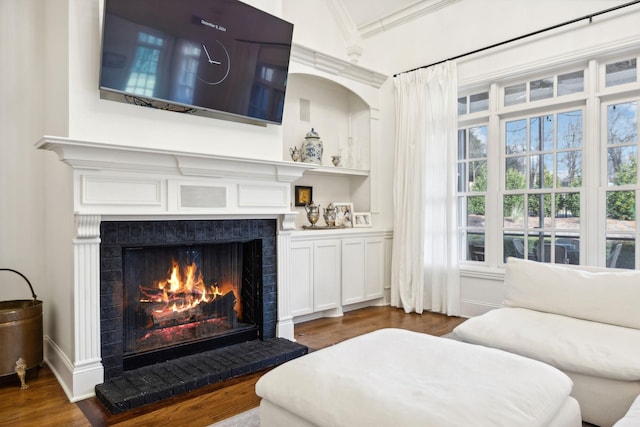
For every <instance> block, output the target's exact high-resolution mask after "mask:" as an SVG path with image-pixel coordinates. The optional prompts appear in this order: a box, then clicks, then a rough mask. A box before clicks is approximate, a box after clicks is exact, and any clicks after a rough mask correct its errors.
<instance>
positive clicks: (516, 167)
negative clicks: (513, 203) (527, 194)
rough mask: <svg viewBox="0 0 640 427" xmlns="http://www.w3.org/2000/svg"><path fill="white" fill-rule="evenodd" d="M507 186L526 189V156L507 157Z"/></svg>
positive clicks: (508, 188)
mask: <svg viewBox="0 0 640 427" xmlns="http://www.w3.org/2000/svg"><path fill="white" fill-rule="evenodd" d="M506 166H507V167H506V171H507V173H506V176H505V188H506V189H507V190H524V189H525V187H526V184H527V181H526V174H525V171H526V157H524V156H519V157H508V158H507V159H506Z"/></svg>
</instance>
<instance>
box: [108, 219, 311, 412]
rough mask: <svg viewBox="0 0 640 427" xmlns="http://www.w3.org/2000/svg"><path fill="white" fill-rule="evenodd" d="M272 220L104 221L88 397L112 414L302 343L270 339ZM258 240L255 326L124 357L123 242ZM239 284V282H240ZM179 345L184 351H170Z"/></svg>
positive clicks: (278, 357)
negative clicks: (95, 365)
mask: <svg viewBox="0 0 640 427" xmlns="http://www.w3.org/2000/svg"><path fill="white" fill-rule="evenodd" d="M276 226H277V224H276V221H275V220H271V219H232V220H169V221H160V220H153V221H113V222H110V221H104V222H102V223H101V225H100V239H101V243H100V335H101V337H100V338H101V357H102V363H103V366H104V376H105V383H103V384H98V385H97V386H96V396H97V397H98V399H99V400H100V401H101V402H102V403H103V404H104V405H105V406H106V407H107V409H109V410H110V411H111V412H112V413H117V412H122V411H125V410H128V409H133V408H135V407H138V406H141V405H144V404H147V403H151V402H153V401H157V400H160V399H163V398H167V397H170V396H172V395H177V394H181V393H184V392H186V391H190V390H193V389H195V388H198V387H202V386H204V385H208V384H212V383H214V382H218V381H223V380H225V379H228V378H231V377H235V376H238V375H242V374H247V373H250V372H254V371H257V370H261V369H265V368H267V367H270V366H275V365H277V364H279V363H282V362H284V361H286V360H290V359H292V358H295V357H298V356H301V355H303V354H306V352H307V348H306V347H304V346H301V345H299V344H296V343H294V342H291V341H289V340H286V339H282V338H276V322H277V271H276V270H277V248H276V242H277V240H276ZM256 241H257V242H258V244H257V245H254V246H253V247H254V248H258V249H257V250H256V251H255V252H256V253H255V254H253V255H252V256H253V257H255V258H257V260H256V262H257V265H258V266H261V267H259V268H258V270H261V274H255V275H256V276H260V277H255V278H253V279H252V280H253V282H255V283H254V286H257V289H256V290H255V291H254V292H256V295H255V299H256V300H257V303H258V304H257V306H256V307H255V308H254V310H255V311H256V312H257V313H258V314H260V313H261V315H260V316H259V318H256V319H255V326H254V327H253V328H249V331H246V330H243V331H242V332H241V333H239V334H236V335H235V336H233V335H232V336H230V337H229V336H223V337H222V338H217V339H213V340H209V341H208V342H206V343H205V344H200V343H195V344H193V345H187V346H178V350H175V349H174V350H169V351H168V352H167V351H165V352H159V353H157V354H155V356H153V357H151V358H148V357H146V358H134V359H133V360H134V363H133V364H132V363H130V362H127V358H128V357H125V343H124V339H123V336H124V326H123V325H124V323H125V322H124V321H123V312H124V293H125V292H124V289H123V288H124V285H123V283H124V279H123V277H124V276H123V270H124V267H123V264H124V262H123V251H124V250H125V249H126V248H130V247H158V246H163V245H166V246H174V245H203V244H217V243H225V242H256ZM243 286H245V284H243ZM179 350H180V351H181V350H185V353H184V354H179V353H178V351H179Z"/></svg>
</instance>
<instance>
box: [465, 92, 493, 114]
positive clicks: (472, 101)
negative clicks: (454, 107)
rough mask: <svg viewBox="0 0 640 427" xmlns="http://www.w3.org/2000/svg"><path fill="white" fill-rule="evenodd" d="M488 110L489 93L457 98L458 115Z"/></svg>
mask: <svg viewBox="0 0 640 427" xmlns="http://www.w3.org/2000/svg"><path fill="white" fill-rule="evenodd" d="M488 109H489V92H481V93H476V94H473V95H469V96H463V97H460V98H458V115H460V116H462V115H465V114H470V113H477V112H481V111H487V110H488Z"/></svg>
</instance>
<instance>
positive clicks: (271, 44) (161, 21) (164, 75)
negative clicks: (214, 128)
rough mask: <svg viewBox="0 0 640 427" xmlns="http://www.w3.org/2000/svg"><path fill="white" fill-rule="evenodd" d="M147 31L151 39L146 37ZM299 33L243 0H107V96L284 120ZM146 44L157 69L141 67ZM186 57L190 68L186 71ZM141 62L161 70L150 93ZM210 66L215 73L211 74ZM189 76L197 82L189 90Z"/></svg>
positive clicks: (258, 120)
mask: <svg viewBox="0 0 640 427" xmlns="http://www.w3.org/2000/svg"><path fill="white" fill-rule="evenodd" d="M150 5H153V6H154V7H149V6H150ZM141 34H144V37H145V39H144V41H140V37H142V36H141ZM134 37H135V39H134ZM292 38H293V24H291V23H289V22H287V21H285V20H283V19H281V18H279V17H276V16H274V15H271V14H269V13H267V12H264V11H262V10H260V9H257V8H255V7H253V6H250V5H248V4H246V3H244V2H242V1H239V0H104V9H103V22H102V29H101V46H100V69H99V71H100V75H99V89H100V96H101V98H103V99H109V100H115V101H120V102H129V103H134V104H136V105H142V106H146V107H153V108H160V109H164V110H170V111H179V112H188V113H194V114H197V115H204V116H209V117H214V118H220V119H226V120H233V121H240V122H246V123H252V124H262V125H266V124H277V125H280V124H282V119H283V117H282V115H283V111H284V100H285V95H286V85H287V78H288V70H289V61H290V56H291V45H292ZM114 39H116V40H114ZM118 40H119V41H118ZM154 43H155V44H159V46H156V45H154ZM141 46H142V47H141ZM207 47H208V49H207ZM145 50H146V51H149V52H152V51H153V52H154V55H155V58H156V59H155V60H156V63H155V67H156V68H155V69H152V67H149V66H148V64H149V63H150V62H149V61H147V62H146V68H144V67H141V66H140V63H141V61H139V59H140V58H141V57H144V58H149V57H151V56H149V55H147V56H146V57H145V56H144V54H143V55H141V54H140V52H141V51H145ZM185 52H187V53H185ZM158 58H159V59H158ZM185 58H186V59H185ZM223 58H226V59H228V61H223ZM136 61H138V62H136ZM187 61H190V62H189V65H188V66H186V69H189V70H191V71H188V72H187V71H184V70H183V69H180V67H183V68H185V67H184V66H183V65H184V63H185V62H187ZM194 64H195V65H194ZM221 66H222V67H227V68H226V70H227V72H226V75H225V73H223V72H219V71H218V70H220V69H221V68H220V67H221ZM136 67H137V68H136ZM194 67H195V72H194V71H193V70H194ZM142 68H144V71H145V72H146V71H148V70H149V69H152V73H155V74H151V75H152V77H153V78H149V75H150V74H149V73H148V72H147V74H146V77H147V79H148V80H153V88H152V89H151V91H149V90H148V88H146V87H145V85H144V84H142V85H137V83H138V80H136V78H135V76H134V75H133V73H134V71H135V72H138V74H136V76H139V75H140V74H142V73H140V70H141V69H142ZM206 70H213V71H211V73H210V74H209V75H207V74H206V73H205V71H206ZM216 73H218V74H216ZM187 74H188V75H189V79H190V84H191V86H190V87H188V88H187V89H188V90H183V87H184V85H182V80H184V78H183V76H184V75H187ZM260 77H264V78H262V79H261V78H260ZM269 77H270V78H271V79H269ZM131 81H133V82H134V83H133V85H131V84H130V83H131ZM127 83H129V85H127ZM131 87H133V89H131ZM189 90H191V95H190V96H191V98H190V97H189ZM182 95H184V96H182Z"/></svg>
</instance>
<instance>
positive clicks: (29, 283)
mask: <svg viewBox="0 0 640 427" xmlns="http://www.w3.org/2000/svg"><path fill="white" fill-rule="evenodd" d="M0 271H11V272H13V273H16V274H17V275H19V276H20V277H22V278H23V279H24V280H25V281H26V282H27V285H29V289H31V295H33V299H34V301H35V300H36V299H38V297H37V296H36V293H35V292H33V286H31V282H30V281H29V279H27V276H25V275H24V274H22V273H20V272H19V271H17V270H13V269H11V268H0Z"/></svg>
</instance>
